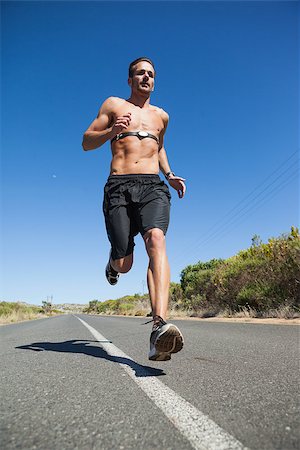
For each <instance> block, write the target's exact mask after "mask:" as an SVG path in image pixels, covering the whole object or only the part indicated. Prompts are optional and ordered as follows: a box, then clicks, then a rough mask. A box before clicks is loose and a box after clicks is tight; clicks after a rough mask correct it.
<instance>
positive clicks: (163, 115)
mask: <svg viewBox="0 0 300 450" xmlns="http://www.w3.org/2000/svg"><path fill="white" fill-rule="evenodd" d="M151 106H152V108H153V109H154V110H155V111H156V112H157V113H158V114H159V115H160V116H161V118H162V119H163V121H164V122H168V121H169V114H168V113H167V112H166V111H165V110H164V109H162V108H160V107H159V106H155V105H151Z"/></svg>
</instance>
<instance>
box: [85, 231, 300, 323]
mask: <svg viewBox="0 0 300 450" xmlns="http://www.w3.org/2000/svg"><path fill="white" fill-rule="evenodd" d="M169 299H170V310H171V316H173V317H174V316H191V317H215V316H221V317H264V318H266V317H275V318H286V319H288V318H294V317H300V235H299V230H298V229H297V228H295V227H292V228H291V231H290V233H288V234H284V235H281V236H279V237H277V238H270V239H269V240H268V242H267V243H263V242H262V241H261V239H260V238H259V236H254V237H253V238H252V245H251V247H250V248H248V249H246V250H242V251H240V252H239V253H238V254H237V255H235V256H232V257H231V258H228V259H212V260H210V261H207V262H198V263H197V264H194V265H189V266H187V267H185V268H184V269H183V270H182V272H181V278H180V283H171V286H170V297H169ZM149 304H150V302H149V297H148V295H143V296H142V295H139V294H135V295H133V296H125V297H122V298H119V299H116V300H107V301H104V302H100V301H98V300H92V301H91V302H90V303H89V306H88V307H87V308H86V310H85V312H86V313H93V314H122V315H131V316H133V315H134V316H146V315H148V314H150V312H151V311H150V306H149Z"/></svg>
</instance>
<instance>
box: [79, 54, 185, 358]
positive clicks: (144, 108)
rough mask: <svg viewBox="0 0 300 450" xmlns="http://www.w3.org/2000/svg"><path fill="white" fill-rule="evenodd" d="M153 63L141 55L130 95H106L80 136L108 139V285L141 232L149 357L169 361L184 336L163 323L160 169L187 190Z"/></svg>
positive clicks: (165, 268) (165, 194) (165, 286)
mask: <svg viewBox="0 0 300 450" xmlns="http://www.w3.org/2000/svg"><path fill="white" fill-rule="evenodd" d="M154 79H155V69H154V65H153V63H152V61H151V60H150V59H148V58H144V57H142V58H138V59H136V60H135V61H133V62H132V63H131V64H130V66H129V78H128V84H129V86H130V88H131V95H130V97H129V98H128V99H127V100H124V99H121V98H117V97H109V98H108V99H107V100H105V102H104V103H103V104H102V106H101V108H100V110H99V113H98V116H97V118H96V119H95V120H94V121H93V122H92V124H91V125H90V126H89V128H88V129H87V131H86V132H85V133H84V136H83V143H82V146H83V149H84V150H86V151H87V150H94V149H96V148H98V147H100V146H101V145H103V144H104V143H105V142H106V141H108V140H110V141H111V151H112V161H111V167H110V176H109V178H108V181H107V183H106V185H105V188H104V201H103V212H104V216H105V224H106V230H107V234H108V238H109V240H110V243H111V252H110V257H109V261H108V264H107V266H106V269H105V274H106V278H107V280H108V282H109V283H110V284H112V285H114V284H116V283H117V282H118V278H119V274H120V273H126V272H128V271H129V270H130V269H131V266H132V263H133V248H134V236H135V235H137V234H138V233H139V232H140V233H141V235H142V237H143V239H144V242H145V246H146V251H147V253H148V256H149V266H148V271H147V283H148V288H149V294H150V300H151V306H152V315H153V329H152V333H151V336H150V352H149V359H151V360H153V361H167V360H169V359H171V353H176V352H178V351H179V350H181V349H182V346H183V336H182V334H181V332H180V330H179V329H178V328H177V327H176V326H175V325H173V324H170V323H166V315H167V308H168V297H169V286H170V269H169V263H168V259H167V255H166V243H165V234H166V232H167V228H168V224H169V213H170V198H171V196H170V192H169V189H168V186H167V185H166V184H165V183H164V181H161V179H160V178H159V175H158V173H159V171H160V170H161V171H162V173H163V174H164V175H165V177H166V179H167V180H168V182H169V184H170V186H171V187H172V188H174V189H175V190H176V191H177V192H178V196H179V198H183V196H184V194H185V189H186V188H185V184H184V181H185V180H184V179H183V178H181V177H178V176H176V175H175V174H174V173H173V172H172V171H171V169H170V166H169V163H168V158H167V154H166V150H165V148H164V134H165V131H166V128H167V125H168V120H169V116H168V114H167V113H166V112H165V111H164V110H163V109H161V108H158V107H157V106H153V105H150V95H151V92H152V91H153V90H154Z"/></svg>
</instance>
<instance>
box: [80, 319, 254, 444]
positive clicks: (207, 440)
mask: <svg viewBox="0 0 300 450" xmlns="http://www.w3.org/2000/svg"><path fill="white" fill-rule="evenodd" d="M74 317H76V318H77V319H78V320H80V322H81V323H82V324H83V325H84V326H85V327H86V328H87V329H88V330H89V331H90V333H91V334H92V335H93V336H94V338H95V339H96V340H97V341H98V342H100V343H101V347H102V348H103V349H104V350H105V351H106V352H107V353H108V354H109V355H110V356H112V357H119V358H126V359H128V360H130V361H132V363H133V365H134V364H137V363H136V362H135V361H134V360H133V359H132V358H130V356H128V355H126V354H125V353H124V352H122V350H120V349H119V348H118V347H116V346H115V345H114V344H112V343H110V342H109V341H108V339H106V338H105V337H104V336H103V335H102V334H101V333H99V331H97V330H95V328H93V327H91V326H90V325H89V324H88V323H86V322H85V321H84V320H82V319H80V318H79V317H77V316H74ZM118 364H119V365H120V366H122V368H123V369H124V370H125V372H127V374H128V375H129V376H130V377H131V378H132V379H133V380H134V381H135V383H136V384H137V385H138V386H139V387H140V388H141V389H142V390H143V391H144V392H145V394H147V396H148V397H149V398H150V399H151V400H152V401H153V403H155V405H156V406H157V407H158V408H159V409H160V410H161V411H162V412H163V413H164V415H165V416H166V417H167V418H168V419H169V420H170V421H171V422H172V424H173V425H174V426H175V427H176V428H177V429H178V430H179V431H180V433H181V434H182V435H183V436H185V438H186V439H187V440H188V441H189V442H190V444H191V445H192V447H193V448H195V449H196V450H248V449H247V448H246V447H244V446H243V444H242V443H241V442H239V441H238V440H237V439H235V438H234V437H233V436H231V435H230V434H229V433H227V432H226V431H225V430H223V429H222V428H221V427H219V426H218V425H217V424H216V423H215V422H214V421H213V420H211V419H210V418H209V417H208V416H206V415H205V414H203V413H202V412H201V411H199V410H198V409H197V408H195V406H193V405H192V404H191V403H189V402H187V401H186V400H184V398H182V397H180V395H178V394H176V392H174V391H173V390H172V389H170V388H169V387H168V386H166V385H165V384H164V383H162V382H161V381H160V380H158V379H157V378H156V377H153V376H146V377H137V376H136V374H135V371H134V370H133V368H132V367H130V366H129V365H128V364H123V363H121V362H120V363H118ZM146 373H147V370H146V369H145V374H146Z"/></svg>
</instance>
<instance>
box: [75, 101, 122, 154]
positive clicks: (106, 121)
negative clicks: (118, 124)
mask: <svg viewBox="0 0 300 450" xmlns="http://www.w3.org/2000/svg"><path fill="white" fill-rule="evenodd" d="M114 102H115V99H114V98H113V97H109V98H108V99H107V100H105V102H104V103H103V104H102V106H101V108H100V110H99V113H98V115H97V118H96V119H95V120H94V121H93V122H92V123H91V125H90V126H89V127H88V129H87V130H86V132H85V133H84V135H83V140H82V147H83V150H86V151H87V150H94V149H95V148H98V147H101V145H103V144H105V142H106V141H107V140H109V139H112V138H113V137H114V135H113V126H112V127H109V125H110V123H111V122H112V111H113V106H114Z"/></svg>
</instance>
